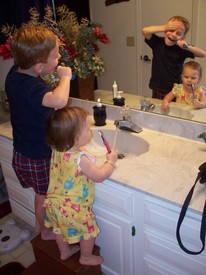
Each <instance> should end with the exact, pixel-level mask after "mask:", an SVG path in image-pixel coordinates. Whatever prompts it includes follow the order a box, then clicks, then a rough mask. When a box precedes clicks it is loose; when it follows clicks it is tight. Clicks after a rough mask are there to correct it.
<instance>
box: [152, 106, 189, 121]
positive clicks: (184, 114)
mask: <svg viewBox="0 0 206 275" xmlns="http://www.w3.org/2000/svg"><path fill="white" fill-rule="evenodd" d="M153 112H154V113H158V114H163V115H170V116H174V117H180V118H185V119H191V118H192V117H193V115H192V114H191V112H190V111H189V110H186V108H184V107H182V108H178V107H175V106H171V105H170V109H169V111H168V112H164V111H163V110H162V109H161V105H160V104H155V109H154V111H153Z"/></svg>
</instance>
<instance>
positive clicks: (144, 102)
mask: <svg viewBox="0 0 206 275" xmlns="http://www.w3.org/2000/svg"><path fill="white" fill-rule="evenodd" d="M139 102H140V106H141V107H140V109H141V111H145V112H149V111H153V110H154V109H155V104H153V103H151V102H150V100H149V98H146V97H142V98H141V99H140V101H139Z"/></svg>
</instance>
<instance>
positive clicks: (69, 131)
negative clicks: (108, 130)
mask: <svg viewBox="0 0 206 275" xmlns="http://www.w3.org/2000/svg"><path fill="white" fill-rule="evenodd" d="M88 115H89V112H88V111H87V110H85V109H83V108H80V107H64V108H63V109H59V110H56V111H53V112H52V113H51V115H50V116H49V118H48V119H47V121H46V138H47V143H48V144H49V145H50V146H52V147H53V148H55V149H56V150H57V151H60V152H63V151H66V150H68V149H70V148H71V147H73V146H74V142H75V138H76V137H77V135H78V134H79V133H80V131H81V128H82V127H83V126H84V125H85V123H86V119H87V117H88Z"/></svg>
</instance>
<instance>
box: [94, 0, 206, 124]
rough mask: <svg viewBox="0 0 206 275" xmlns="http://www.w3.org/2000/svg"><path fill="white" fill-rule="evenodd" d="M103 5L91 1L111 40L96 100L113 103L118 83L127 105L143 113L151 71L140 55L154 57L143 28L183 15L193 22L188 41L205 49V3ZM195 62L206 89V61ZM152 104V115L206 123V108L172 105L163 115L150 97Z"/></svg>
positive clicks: (104, 49) (133, 0) (141, 0)
mask: <svg viewBox="0 0 206 275" xmlns="http://www.w3.org/2000/svg"><path fill="white" fill-rule="evenodd" d="M97 2H98V3H97ZM100 2H101V3H100ZM104 2H105V1H95V0H90V9H91V18H92V19H93V20H94V21H96V22H100V23H101V24H102V25H103V28H104V31H105V32H106V33H107V34H108V36H109V38H110V40H111V44H110V45H106V46H101V47H100V55H101V56H102V57H103V58H104V59H105V62H106V68H107V73H106V75H105V76H104V77H102V78H99V79H98V89H99V91H97V92H95V93H99V95H97V94H96V95H95V100H96V99H97V98H99V97H100V98H101V100H102V102H103V103H104V102H105V103H107V104H113V100H112V84H113V82H114V80H116V81H117V83H118V86H119V90H123V91H124V94H123V95H122V96H124V97H125V102H126V104H128V105H129V106H131V107H133V108H136V109H139V110H140V108H141V106H140V104H139V100H140V98H141V97H143V96H146V97H150V96H151V94H150V91H149V88H148V82H149V78H150V71H151V70H150V68H149V67H148V62H146V61H144V60H141V56H143V57H144V56H145V55H147V56H148V57H149V58H151V57H152V54H151V51H150V48H149V47H148V46H147V45H146V44H145V43H144V37H143V35H142V34H141V26H146V25H158V24H159V25H161V24H163V23H165V22H166V21H167V20H168V19H169V18H170V17H171V16H172V15H176V14H181V15H182V16H185V17H186V18H187V19H188V20H189V21H190V23H191V28H190V31H189V33H188V34H187V39H186V40H187V41H188V42H189V43H191V44H194V45H197V46H198V47H201V48H203V49H205V50H206V47H205V45H206V37H205V35H204V33H205V31H204V21H203V20H204V10H205V9H206V1H204V0H198V1H196V0H184V1H177V0H175V1H172V2H171V1H168V0H166V1H165V0H157V1H155V2H154V1H152V0H130V1H128V2H122V3H119V4H114V5H111V6H109V7H105V3H104ZM176 2H177V4H175V3H176ZM170 5H171V7H170ZM162 11H164V12H162ZM125 22H126V23H125ZM159 35H162V34H159ZM132 38H133V39H134V46H129V45H132V44H129V42H131V41H132ZM142 59H143V58H142ZM195 60H196V61H197V62H199V63H200V64H201V65H202V67H203V78H202V82H201V85H204V86H206V75H205V67H206V58H196V59H195ZM144 82H146V84H145V83H144ZM103 91H104V92H103ZM150 101H151V102H152V103H154V104H155V106H156V108H155V109H154V110H152V111H153V113H158V114H161V115H167V116H172V117H178V118H181V119H187V120H192V121H197V122H201V123H206V109H201V110H193V109H192V108H191V106H188V105H184V104H180V105H178V106H177V103H172V104H171V107H172V108H171V110H170V112H169V113H163V112H161V110H160V104H161V101H160V100H157V99H151V98H150Z"/></svg>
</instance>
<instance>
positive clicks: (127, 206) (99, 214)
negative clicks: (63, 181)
mask: <svg viewBox="0 0 206 275" xmlns="http://www.w3.org/2000/svg"><path fill="white" fill-rule="evenodd" d="M133 205H134V193H133V191H132V190H131V189H129V188H126V187H123V186H121V185H120V184H116V183H115V182H112V181H109V180H106V181H104V182H103V183H96V186H95V204H94V213H95V214H96V219H97V223H98V225H99V228H100V230H101V232H100V234H99V236H98V237H97V239H96V244H97V245H99V246H100V248H101V250H100V253H101V255H102V256H103V257H104V263H103V264H102V271H103V273H104V274H106V275H117V274H121V275H132V274H135V273H134V269H133V249H134V247H133V244H134V238H135V226H134V222H133V220H134V212H133V209H134V207H133Z"/></svg>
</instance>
